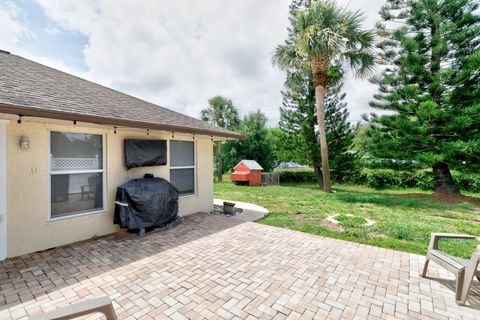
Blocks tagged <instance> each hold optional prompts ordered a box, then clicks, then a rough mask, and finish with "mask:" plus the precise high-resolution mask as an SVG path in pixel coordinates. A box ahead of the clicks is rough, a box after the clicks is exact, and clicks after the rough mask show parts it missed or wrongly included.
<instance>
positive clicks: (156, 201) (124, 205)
mask: <svg viewBox="0 0 480 320" xmlns="http://www.w3.org/2000/svg"><path fill="white" fill-rule="evenodd" d="M177 213H178V190H177V188H175V187H174V186H173V185H172V184H171V183H170V182H168V181H167V180H165V179H162V178H143V179H134V180H130V181H128V182H126V183H124V184H122V185H121V186H120V187H118V188H117V196H116V199H115V215H114V218H113V223H114V224H118V225H120V227H121V228H128V229H143V228H151V227H158V226H161V225H164V224H167V223H170V222H173V221H175V220H176V219H177Z"/></svg>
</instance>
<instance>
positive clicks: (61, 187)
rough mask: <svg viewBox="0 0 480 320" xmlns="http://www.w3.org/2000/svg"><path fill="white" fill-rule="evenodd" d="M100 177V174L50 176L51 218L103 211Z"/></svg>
mask: <svg viewBox="0 0 480 320" xmlns="http://www.w3.org/2000/svg"><path fill="white" fill-rule="evenodd" d="M102 176H103V175H102V173H82V174H60V175H52V176H51V178H52V180H51V193H52V195H51V213H52V218H58V217H62V216H68V215H71V214H75V213H82V212H88V211H95V210H101V209H103V180H102Z"/></svg>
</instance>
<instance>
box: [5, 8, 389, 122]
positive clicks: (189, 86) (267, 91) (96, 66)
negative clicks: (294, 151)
mask: <svg viewBox="0 0 480 320" xmlns="http://www.w3.org/2000/svg"><path fill="white" fill-rule="evenodd" d="M338 2H339V3H341V4H343V5H348V6H349V8H352V9H362V10H363V11H364V12H365V18H366V19H365V27H373V25H374V24H375V22H376V21H377V20H378V16H377V12H378V11H379V9H380V7H381V5H382V4H383V2H384V1H383V0H356V1H351V0H338ZM289 4H290V0H228V1H225V0H201V1H198V0H176V1H168V0H82V1H78V0H36V1H35V0H0V49H3V50H7V51H11V52H12V53H14V54H18V55H21V56H24V57H27V58H29V59H32V60H35V61H38V62H41V63H43V64H46V65H49V66H52V67H55V68H58V69H61V70H64V71H67V72H70V73H73V74H75V75H78V76H80V77H83V78H86V79H88V80H91V81H95V82H98V83H100V84H103V85H106V86H109V87H113V88H115V89H117V90H120V91H123V92H126V93H128V94H131V95H134V96H136V97H139V98H142V99H145V100H148V101H151V102H154V103H157V104H159V105H162V106H165V107H168V108H171V109H174V110H177V111H180V112H184V113H186V114H189V115H191V116H195V117H198V116H199V113H200V110H201V109H202V108H204V107H205V105H206V104H207V100H208V99H209V98H210V97H212V96H214V95H217V94H220V95H224V96H226V97H228V98H230V99H232V100H233V102H234V104H235V105H236V106H237V107H238V108H239V110H240V112H241V113H242V114H245V113H247V112H249V111H253V110H256V109H260V110H262V111H263V112H265V113H266V115H267V117H268V118H269V125H270V126H276V124H277V122H278V120H279V116H280V115H279V106H280V105H281V101H282V98H281V94H280V91H281V90H282V85H283V81H284V74H283V72H281V71H279V70H277V69H275V68H274V67H272V65H271V54H272V52H273V50H274V48H275V46H276V45H277V44H279V43H281V42H282V41H283V40H284V39H285V37H286V28H287V26H288V6H289ZM345 90H346V92H347V97H348V105H349V109H350V113H351V120H352V121H358V120H359V119H360V115H361V114H362V113H365V112H369V111H370V109H369V108H368V105H367V103H368V101H369V99H370V97H371V95H372V94H373V92H374V91H375V87H373V86H372V85H370V84H369V83H368V82H367V81H362V80H358V79H355V78H351V77H347V81H346V85H345Z"/></svg>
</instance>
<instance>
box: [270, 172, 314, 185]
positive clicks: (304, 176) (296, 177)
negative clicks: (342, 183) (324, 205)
mask: <svg viewBox="0 0 480 320" xmlns="http://www.w3.org/2000/svg"><path fill="white" fill-rule="evenodd" d="M279 174H280V183H282V182H294V183H316V182H317V179H316V178H315V172H313V171H312V170H281V171H279Z"/></svg>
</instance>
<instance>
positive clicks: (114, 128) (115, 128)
mask: <svg viewBox="0 0 480 320" xmlns="http://www.w3.org/2000/svg"><path fill="white" fill-rule="evenodd" d="M113 133H114V134H117V127H116V126H115V127H113Z"/></svg>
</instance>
